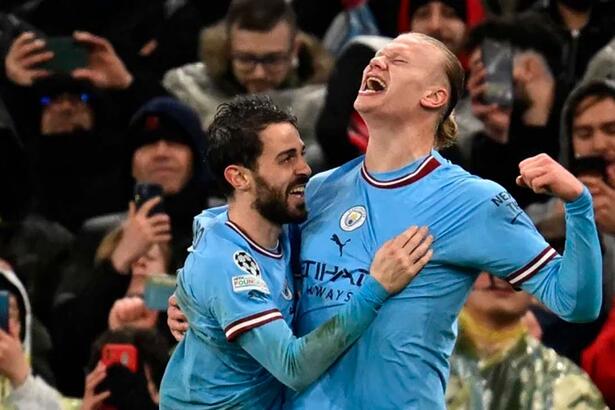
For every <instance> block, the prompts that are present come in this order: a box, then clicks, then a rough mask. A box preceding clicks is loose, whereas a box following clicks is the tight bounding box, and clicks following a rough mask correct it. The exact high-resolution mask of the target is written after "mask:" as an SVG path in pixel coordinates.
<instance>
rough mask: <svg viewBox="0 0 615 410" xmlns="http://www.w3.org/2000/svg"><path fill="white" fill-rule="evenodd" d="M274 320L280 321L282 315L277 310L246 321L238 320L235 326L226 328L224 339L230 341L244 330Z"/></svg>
mask: <svg viewBox="0 0 615 410" xmlns="http://www.w3.org/2000/svg"><path fill="white" fill-rule="evenodd" d="M275 319H282V313H280V311H279V310H274V311H266V312H263V314H261V315H259V316H256V317H254V316H251V317H250V318H249V319H248V320H245V319H244V320H239V321H238V323H237V322H236V323H237V324H235V325H231V326H229V327H227V330H226V331H225V335H226V339H227V340H228V341H232V340H233V339H234V338H236V337H237V336H238V335H239V334H241V333H243V332H245V331H246V330H250V329H254V328H255V327H258V326H260V325H264V324H265V323H269V322H271V321H272V320H275Z"/></svg>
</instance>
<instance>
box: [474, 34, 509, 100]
mask: <svg viewBox="0 0 615 410" xmlns="http://www.w3.org/2000/svg"><path fill="white" fill-rule="evenodd" d="M481 53H482V59H483V64H484V66H485V70H486V72H487V73H486V77H485V85H486V88H485V91H484V93H483V97H482V100H483V102H484V103H485V104H497V105H499V106H500V107H504V108H509V107H512V104H513V79H512V72H513V53H512V47H511V45H510V43H508V42H500V41H495V40H491V39H488V38H487V39H485V40H483V42H482V43H481Z"/></svg>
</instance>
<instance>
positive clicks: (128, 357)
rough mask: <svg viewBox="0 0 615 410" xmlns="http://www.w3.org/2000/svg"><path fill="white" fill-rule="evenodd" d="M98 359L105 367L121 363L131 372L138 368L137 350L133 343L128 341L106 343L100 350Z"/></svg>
mask: <svg viewBox="0 0 615 410" xmlns="http://www.w3.org/2000/svg"><path fill="white" fill-rule="evenodd" d="M100 360H101V361H102V362H103V364H104V365H105V366H107V367H109V366H111V365H114V364H121V365H122V366H124V367H126V368H128V370H130V371H131V372H133V373H136V372H137V369H138V365H139V362H138V351H137V348H136V347H135V346H134V345H131V344H128V343H107V344H105V345H104V346H103V347H102V349H101V352H100Z"/></svg>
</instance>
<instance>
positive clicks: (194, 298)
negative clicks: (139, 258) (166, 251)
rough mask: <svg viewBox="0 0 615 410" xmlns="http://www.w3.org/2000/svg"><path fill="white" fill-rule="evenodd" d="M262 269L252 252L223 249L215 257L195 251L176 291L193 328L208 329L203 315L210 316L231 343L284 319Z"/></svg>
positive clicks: (188, 261) (238, 249)
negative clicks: (243, 335)
mask: <svg viewBox="0 0 615 410" xmlns="http://www.w3.org/2000/svg"><path fill="white" fill-rule="evenodd" d="M208 255H210V253H208ZM260 269H261V268H260V267H259V266H258V263H257V262H256V260H255V259H254V258H253V257H252V256H251V255H250V253H249V252H248V251H246V250H243V249H240V248H237V249H233V250H230V251H229V250H226V249H225V250H220V251H218V252H217V255H215V256H206V255H203V254H202V253H199V252H193V253H192V254H191V255H190V257H189V258H188V260H187V261H186V266H185V267H184V268H183V269H182V272H181V274H180V277H179V280H178V290H177V297H178V302H179V304H180V307H181V308H182V310H183V311H184V312H185V313H186V316H187V317H188V321H189V323H190V324H191V326H195V327H196V329H195V330H196V331H198V330H199V329H198V328H199V326H206V324H204V323H203V321H202V319H201V317H200V316H201V315H209V316H211V317H213V318H214V319H215V320H216V321H217V322H218V323H219V325H220V328H221V329H222V330H223V332H224V334H225V336H226V339H227V340H228V341H229V342H232V341H234V340H235V339H236V338H237V337H238V336H240V335H241V334H243V333H244V332H246V331H248V330H250V329H254V328H256V327H259V326H262V325H264V324H266V323H269V322H272V321H274V320H277V319H282V313H281V312H280V310H279V309H278V308H277V307H276V305H275V304H274V302H273V300H272V298H271V292H270V291H269V287H268V286H267V283H266V282H265V280H264V279H263V278H262V276H261V271H260ZM200 330H201V331H203V332H205V329H200Z"/></svg>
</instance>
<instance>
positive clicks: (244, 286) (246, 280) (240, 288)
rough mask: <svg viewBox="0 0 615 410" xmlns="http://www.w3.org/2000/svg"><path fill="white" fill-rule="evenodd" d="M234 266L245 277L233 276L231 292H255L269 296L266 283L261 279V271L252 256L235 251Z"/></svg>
mask: <svg viewBox="0 0 615 410" xmlns="http://www.w3.org/2000/svg"><path fill="white" fill-rule="evenodd" d="M233 261H234V262H235V265H237V267H238V268H239V269H241V270H242V271H244V272H245V273H247V275H240V276H233V277H232V278H231V282H232V285H233V292H235V293H239V292H246V291H252V290H256V291H258V292H261V293H264V294H266V295H268V294H270V292H269V288H268V287H267V283H265V281H264V280H263V278H262V277H261V271H260V268H259V267H258V264H257V263H256V261H255V260H254V258H253V257H252V256H250V255H249V254H248V253H246V252H244V251H237V252H235V253H234V254H233Z"/></svg>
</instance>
